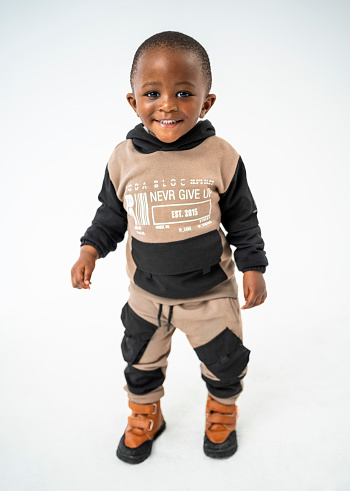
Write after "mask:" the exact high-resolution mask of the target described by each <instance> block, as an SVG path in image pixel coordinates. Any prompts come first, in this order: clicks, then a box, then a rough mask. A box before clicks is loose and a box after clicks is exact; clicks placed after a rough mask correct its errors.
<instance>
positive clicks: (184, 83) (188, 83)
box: [176, 80, 195, 87]
mask: <svg viewBox="0 0 350 491" xmlns="http://www.w3.org/2000/svg"><path fill="white" fill-rule="evenodd" d="M176 85H191V87H195V84H193V83H192V82H187V81H186V80H185V81H184V82H178V83H177V84H176Z"/></svg>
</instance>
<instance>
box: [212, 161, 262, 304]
mask: <svg viewBox="0 0 350 491" xmlns="http://www.w3.org/2000/svg"><path fill="white" fill-rule="evenodd" d="M220 208H221V214H222V216H221V221H222V224H223V226H224V227H225V229H226V231H227V235H226V239H227V240H228V242H229V244H231V245H233V246H235V247H236V250H235V252H234V258H235V262H236V264H237V268H238V269H239V270H240V271H242V272H243V273H244V275H243V291H244V297H245V300H246V303H245V305H244V306H243V307H242V309H249V308H251V307H255V306H257V305H260V304H262V303H263V302H264V301H265V299H266V296H267V294H266V286H265V281H264V277H263V273H264V272H265V270H266V266H267V265H268V261H267V258H266V254H265V251H264V241H263V240H262V237H261V231H260V227H259V222H258V218H257V208H256V204H255V201H254V198H253V196H252V193H251V191H250V189H249V186H248V182H247V176H246V171H245V167H244V164H243V161H242V159H241V157H240V158H239V161H238V164H237V168H236V171H235V174H234V176H233V178H232V181H231V183H230V185H229V187H228V189H227V190H226V191H225V192H224V193H223V194H221V195H220Z"/></svg>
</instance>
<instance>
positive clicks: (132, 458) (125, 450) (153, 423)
mask: <svg viewBox="0 0 350 491" xmlns="http://www.w3.org/2000/svg"><path fill="white" fill-rule="evenodd" d="M129 407H130V409H131V410H132V414H131V416H129V418H128V426H127V427H126V430H125V433H124V435H123V436H122V438H121V440H120V442H119V446H118V449H117V457H118V458H119V459H120V460H123V461H124V462H128V463H129V464H139V463H141V462H143V461H144V460H146V459H147V457H148V456H149V455H150V453H151V450H152V444H153V441H154V440H155V439H156V438H157V437H158V436H159V435H160V434H161V433H162V432H163V431H164V430H165V421H164V419H163V415H162V411H161V409H160V401H157V402H155V403H153V404H135V403H134V402H130V401H129Z"/></svg>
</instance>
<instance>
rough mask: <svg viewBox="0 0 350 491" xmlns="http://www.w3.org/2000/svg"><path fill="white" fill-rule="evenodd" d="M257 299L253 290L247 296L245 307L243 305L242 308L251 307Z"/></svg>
mask: <svg viewBox="0 0 350 491" xmlns="http://www.w3.org/2000/svg"><path fill="white" fill-rule="evenodd" d="M255 300H256V296H255V295H254V293H253V292H250V293H249V295H248V297H247V298H246V302H245V304H244V305H243V307H241V309H242V310H246V309H251V308H252V307H254V305H255Z"/></svg>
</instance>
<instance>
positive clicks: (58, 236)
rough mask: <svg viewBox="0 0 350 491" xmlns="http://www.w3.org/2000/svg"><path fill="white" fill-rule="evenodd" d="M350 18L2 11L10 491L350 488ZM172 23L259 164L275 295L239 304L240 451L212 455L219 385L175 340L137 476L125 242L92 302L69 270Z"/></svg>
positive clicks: (240, 146)
mask: <svg viewBox="0 0 350 491" xmlns="http://www.w3.org/2000/svg"><path fill="white" fill-rule="evenodd" d="M349 14H350V7H349V3H348V2H346V1H342V0H334V1H332V2H331V1H323V0H319V1H316V0H303V1H302V0H296V1H293V2H292V1H282V0H279V1H277V0H276V1H272V0H271V1H265V0H262V1H258V0H247V1H245V2H238V1H236V0H232V1H228V0H227V1H220V0H219V1H217V2H209V1H208V0H201V1H199V0H194V1H192V2H187V1H184V0H178V1H177V2H174V3H172V4H171V3H164V2H163V3H161V2H155V1H154V0H150V1H149V2H141V0H134V1H132V2H130V3H126V2H123V3H122V2H118V1H114V2H113V1H112V0H100V1H99V2H97V1H89V0H87V1H84V2H83V1H78V0H71V1H67V0H61V1H51V2H50V1H46V2H44V1H43V0H32V1H31V2H25V1H24V0H22V1H20V0H18V1H14V2H7V5H5V4H4V3H2V5H1V12H0V23H1V25H0V31H1V45H0V46H1V48H0V49H1V78H0V84H1V136H2V144H1V146H0V153H1V181H0V182H1V194H0V200H1V251H2V253H1V258H2V265H1V274H2V281H1V286H0V288H1V291H0V302H1V314H0V322H1V331H0V336H1V338H0V356H1V358H0V364H1V373H0V389H1V403H0V430H1V441H0V488H1V489H3V490H6V491H22V490H23V491H40V490H45V491H62V490H64V491H80V490H84V491H100V490H102V491H111V490H116V489H118V490H120V491H124V490H125V489H127V487H129V486H132V487H133V488H134V489H139V488H140V489H146V488H147V489H153V490H154V491H159V490H164V489H165V490H167V491H168V490H170V491H172V490H178V489H179V488H181V489H184V490H185V491H186V490H190V489H197V488H198V489H203V490H204V491H207V490H209V489H210V490H211V489H214V487H215V489H221V488H222V489H227V488H228V487H230V488H231V487H232V489H237V490H239V491H245V490H247V491H253V490H263V491H275V490H276V491H281V490H282V491H285V490H291V491H292V490H293V491H295V490H315V491H316V490H317V491H319V490H327V491H330V490H337V491H343V490H349V489H350V470H349V469H350V467H349V466H350V461H349V460H350V459H349V451H350V448H349V439H350V438H349V436H350V425H349V411H350V397H349V385H350V384H349V372H350V370H349V369H350V364H349V356H348V352H349V338H350V336H349V320H350V319H349V314H348V306H349V301H348V295H349V286H348V285H349V274H350V272H349V261H348V251H349V246H348V240H349V223H350V220H349V198H348V181H349V178H350V172H349V153H348V141H349V109H350V107H349V106H350V104H349V102H350V100H349V86H350V77H349V42H350V35H349V17H350V15H349ZM163 30H179V31H182V32H185V33H186V34H189V35H191V36H193V37H194V38H196V39H197V40H198V41H199V42H201V43H202V44H203V45H204V46H205V47H206V49H207V51H208V53H209V56H210V57H211V62H212V69H213V80H214V83H213V92H214V93H216V95H217V102H216V104H215V105H214V107H213V109H212V110H211V112H210V113H209V114H208V119H209V120H210V121H211V122H212V123H213V125H214V126H215V128H216V130H217V134H218V135H219V136H221V137H223V138H225V139H227V140H228V141H230V143H231V144H232V145H233V146H234V147H235V148H236V149H237V151H238V152H239V153H240V154H241V155H242V157H243V160H244V162H245V164H246V167H247V170H248V179H249V183H250V187H251V189H252V191H253V194H254V197H255V199H256V202H257V204H258V208H259V218H260V223H261V227H262V231H263V237H264V239H265V242H266V250H267V253H268V258H269V261H270V266H269V268H268V272H267V273H266V281H267V286H268V295H269V296H268V300H267V302H266V303H265V305H263V306H262V307H259V308H256V309H253V310H251V311H246V312H244V313H243V318H244V328H245V344H246V345H247V346H248V347H249V348H250V349H251V350H252V356H251V363H250V369H249V374H248V376H247V378H246V383H245V392H244V394H243V395H242V397H241V398H240V400H239V409H240V419H239V425H238V438H239V447H240V448H239V451H238V452H237V454H236V455H235V456H234V457H233V458H231V459H229V460H227V461H219V462H216V461H212V460H210V459H208V458H207V457H205V456H204V454H203V452H202V438H203V431H204V406H205V399H206V392H205V387H204V383H203V382H202V381H201V379H200V372H199V366H198V361H197V359H196V356H195V354H194V352H192V350H191V349H190V347H189V345H188V343H187V341H186V339H184V337H183V336H182V335H181V334H180V333H176V334H175V335H174V341H173V351H172V353H171V355H170V359H169V362H170V363H169V370H168V378H167V381H166V385H165V388H166V396H165V398H164V399H163V408H164V414H165V418H166V420H167V424H168V429H167V431H166V432H165V433H164V435H163V436H162V437H161V438H160V439H159V441H157V443H156V444H155V446H154V450H153V453H152V456H151V457H150V458H149V459H148V460H147V461H146V462H145V463H144V464H142V465H140V466H137V467H131V466H128V465H127V464H124V463H122V462H120V461H118V460H117V459H116V457H115V448H116V446H117V443H118V441H119V438H120V436H121V434H122V432H123V431H124V428H125V425H126V418H127V415H128V414H129V411H128V409H127V400H126V395H125V393H124V391H123V388H122V387H123V384H124V380H123V369H124V361H123V359H122V356H121V353H120V348H119V345H120V342H121V338H122V335H123V328H122V326H121V322H120V311H121V308H122V306H123V304H124V303H125V302H126V300H127V295H128V292H127V285H128V281H127V278H126V274H125V260H124V245H123V244H122V245H121V246H120V247H119V249H118V251H117V252H116V253H113V254H110V255H109V256H108V257H107V258H105V259H103V260H101V261H98V264H97V268H96V270H95V273H94V276H93V279H92V281H93V285H92V289H91V291H77V290H73V289H72V287H71V285H70V268H71V266H72V265H73V263H74V262H75V260H76V259H77V257H78V252H79V238H80V236H81V235H82V234H83V232H84V231H85V229H86V228H87V226H88V225H89V224H90V222H91V219H92V218H93V215H94V213H95V210H96V207H97V206H98V202H97V194H98V192H99V190H100V187H101V184H102V179H103V174H104V169H105V165H106V162H107V160H108V158H109V156H110V154H111V152H112V150H113V148H114V146H115V145H116V144H117V143H118V142H120V141H121V140H123V139H124V138H125V135H126V133H127V131H128V130H129V129H130V128H131V127H133V126H134V125H135V124H137V123H138V121H137V119H136V118H135V115H134V113H133V112H132V110H131V109H130V107H129V106H128V104H127V102H126V99H125V94H126V93H127V92H128V91H129V69H130V65H131V61H132V57H133V54H134V52H135V50H136V48H137V47H138V46H139V44H140V43H141V42H142V41H143V40H144V39H146V38H147V37H149V36H150V35H152V34H154V33H156V32H159V31H163ZM238 281H239V284H241V275H240V274H239V275H238ZM141 487H142V488H141Z"/></svg>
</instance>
